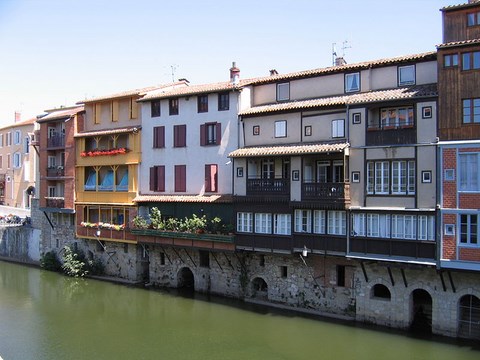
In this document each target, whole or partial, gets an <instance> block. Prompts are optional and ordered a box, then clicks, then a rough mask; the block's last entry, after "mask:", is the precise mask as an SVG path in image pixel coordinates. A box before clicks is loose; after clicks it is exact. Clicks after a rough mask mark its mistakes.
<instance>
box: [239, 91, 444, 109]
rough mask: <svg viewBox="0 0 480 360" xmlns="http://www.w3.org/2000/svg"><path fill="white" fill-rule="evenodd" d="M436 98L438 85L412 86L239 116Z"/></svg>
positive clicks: (285, 105)
mask: <svg viewBox="0 0 480 360" xmlns="http://www.w3.org/2000/svg"><path fill="white" fill-rule="evenodd" d="M434 96H438V92H437V85H436V84H428V85H412V86H406V87H401V88H393V89H387V90H376V91H368V92H362V93H356V94H351V95H340V96H330V97H324V98H317V99H310V100H301V101H290V102H282V103H275V104H270V105H262V106H255V107H251V108H249V109H245V110H243V111H241V112H240V114H239V115H242V116H245V115H257V114H265V113H274V112H282V111H293V110H300V109H302V110H303V109H310V108H319V107H331V106H346V105H353V104H366V103H375V102H382V101H391V100H399V99H414V98H423V97H434Z"/></svg>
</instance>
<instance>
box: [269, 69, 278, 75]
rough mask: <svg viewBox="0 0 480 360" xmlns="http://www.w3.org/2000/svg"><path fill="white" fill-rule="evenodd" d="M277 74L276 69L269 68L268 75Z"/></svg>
mask: <svg viewBox="0 0 480 360" xmlns="http://www.w3.org/2000/svg"><path fill="white" fill-rule="evenodd" d="M274 75H278V71H277V70H276V69H272V70H270V76H274Z"/></svg>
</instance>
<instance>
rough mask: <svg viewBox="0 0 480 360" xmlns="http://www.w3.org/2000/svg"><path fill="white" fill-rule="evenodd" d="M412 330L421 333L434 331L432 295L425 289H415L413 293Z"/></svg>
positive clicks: (411, 302)
mask: <svg viewBox="0 0 480 360" xmlns="http://www.w3.org/2000/svg"><path fill="white" fill-rule="evenodd" d="M410 304H411V307H410V308H411V313H410V318H411V319H412V321H411V323H410V330H411V331H412V332H415V333H420V334H431V333H432V297H431V295H430V294H429V293H428V291H426V290H423V289H416V290H413V292H412V295H411V300H410Z"/></svg>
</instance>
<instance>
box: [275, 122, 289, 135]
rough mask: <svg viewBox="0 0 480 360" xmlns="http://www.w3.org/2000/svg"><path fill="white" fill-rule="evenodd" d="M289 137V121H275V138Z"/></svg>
mask: <svg viewBox="0 0 480 360" xmlns="http://www.w3.org/2000/svg"><path fill="white" fill-rule="evenodd" d="M286 136H287V120H280V121H275V137H276V138H279V137H286Z"/></svg>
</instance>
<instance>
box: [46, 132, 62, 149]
mask: <svg viewBox="0 0 480 360" xmlns="http://www.w3.org/2000/svg"><path fill="white" fill-rule="evenodd" d="M64 146H65V135H63V134H57V135H52V136H50V137H49V138H48V139H47V147H49V148H58V147H64Z"/></svg>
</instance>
